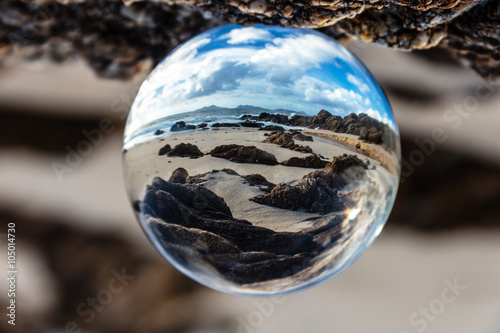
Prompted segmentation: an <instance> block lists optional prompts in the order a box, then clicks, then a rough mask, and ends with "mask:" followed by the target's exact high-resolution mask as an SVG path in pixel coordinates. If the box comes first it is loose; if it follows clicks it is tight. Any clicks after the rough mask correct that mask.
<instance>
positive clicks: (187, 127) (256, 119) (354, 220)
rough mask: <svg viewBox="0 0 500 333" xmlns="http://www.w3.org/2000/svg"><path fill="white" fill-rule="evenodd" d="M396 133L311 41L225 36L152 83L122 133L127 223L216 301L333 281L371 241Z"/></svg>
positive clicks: (354, 68)
mask: <svg viewBox="0 0 500 333" xmlns="http://www.w3.org/2000/svg"><path fill="white" fill-rule="evenodd" d="M399 159H400V152H399V134H398V130H397V127H396V124H395V122H394V118H393V115H392V112H391V109H390V106H389V103H388V101H387V99H386V97H385V95H384V93H383V91H382V90H381V88H380V87H379V85H378V84H377V83H376V82H375V80H374V79H373V78H372V76H371V75H370V73H369V72H368V71H367V70H366V68H365V67H364V66H363V65H362V64H361V63H360V62H359V61H358V60H357V59H356V58H355V57H354V56H353V55H352V54H351V53H349V52H348V51H347V50H346V49H345V48H344V47H342V46H341V45H339V44H338V43H337V42H335V41H334V40H333V39H331V38H329V37H327V36H325V35H323V34H321V33H319V32H316V31H313V30H297V29H292V28H281V27H268V26H263V25H258V26H254V27H240V26H237V25H225V26H222V27H218V28H215V29H212V30H209V31H207V32H205V33H203V34H201V35H198V36H197V37H195V38H193V39H191V40H189V41H188V42H186V43H184V44H183V45H181V46H180V47H178V48H177V49H176V50H175V51H173V52H172V53H171V54H170V55H169V56H168V57H167V58H165V59H164V60H163V61H162V62H161V63H160V64H159V65H158V66H157V67H156V68H155V70H154V71H153V72H152V73H151V74H150V76H149V77H148V79H147V80H146V81H145V82H144V84H143V85H142V87H141V89H140V91H139V94H138V95H137V98H136V100H135V102H134V104H133V106H132V110H131V113H130V115H129V119H128V121H127V125H126V129H125V141H124V165H125V178H126V184H127V190H128V192H129V196H130V198H131V200H132V202H133V206H134V209H135V211H136V213H137V216H138V219H139V221H140V223H141V225H142V227H143V229H144V230H145V232H146V234H147V235H148V237H149V238H150V239H151V241H152V243H153V244H154V245H155V247H156V248H157V249H158V251H159V252H160V253H161V254H162V255H163V256H164V257H165V258H166V259H168V260H169V261H170V262H171V263H172V264H173V265H174V266H175V267H177V268H178V269H179V270H181V271H182V272H183V273H185V274H186V275H188V276H190V277H191V278H193V279H195V280H197V281H199V282H201V283H203V284H205V285H207V286H209V287H212V288H215V289H217V290H221V291H225V292H229V293H234V294H246V295H270V294H281V293H286V292H291V291H296V290H300V289H303V288H305V287H308V286H311V285H314V284H316V283H319V282H321V281H324V280H325V279H327V278H330V277H332V276H334V275H336V274H338V273H339V272H341V271H342V270H343V269H345V268H346V267H347V266H349V265H350V264H351V263H352V262H354V260H356V259H357V258H358V257H359V255H361V253H363V251H365V249H366V248H367V246H368V245H369V244H370V243H371V242H372V241H373V239H374V238H375V237H376V236H377V234H378V233H379V232H380V230H381V228H382V226H383V225H384V223H385V221H386V220H387V217H388V215H389V212H390V210H391V208H392V205H393V202H394V198H395V194H396V191H397V187H398V181H399V169H400V166H399Z"/></svg>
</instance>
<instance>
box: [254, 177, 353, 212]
mask: <svg viewBox="0 0 500 333" xmlns="http://www.w3.org/2000/svg"><path fill="white" fill-rule="evenodd" d="M251 200H252V201H254V202H256V203H259V204H262V205H268V206H273V207H278V208H282V209H289V210H299V209H300V210H304V211H306V212H309V213H319V214H328V213H332V212H338V211H341V210H343V204H342V202H341V201H340V199H339V198H338V196H337V191H336V190H334V189H332V188H330V187H329V186H328V185H327V184H325V183H324V182H322V181H321V180H319V179H316V178H304V179H302V180H301V181H299V182H298V183H297V184H296V185H293V186H291V185H287V184H283V183H282V184H278V185H277V186H276V187H275V188H273V189H272V191H271V192H270V193H268V194H265V195H260V196H256V197H253V198H252V199H251Z"/></svg>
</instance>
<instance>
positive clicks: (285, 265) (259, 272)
mask: <svg viewBox="0 0 500 333" xmlns="http://www.w3.org/2000/svg"><path fill="white" fill-rule="evenodd" d="M310 260H311V258H310V257H308V256H307V255H305V254H298V255H295V256H290V257H289V256H287V257H283V258H278V259H271V260H264V261H257V262H254V263H250V264H242V265H237V266H235V267H234V268H232V269H231V270H229V271H228V275H229V276H230V277H231V278H232V279H233V280H234V281H236V282H239V283H254V282H256V281H268V280H273V279H282V278H285V277H289V276H292V275H294V274H297V273H298V272H300V271H301V270H303V269H304V268H306V267H308V265H309V262H310Z"/></svg>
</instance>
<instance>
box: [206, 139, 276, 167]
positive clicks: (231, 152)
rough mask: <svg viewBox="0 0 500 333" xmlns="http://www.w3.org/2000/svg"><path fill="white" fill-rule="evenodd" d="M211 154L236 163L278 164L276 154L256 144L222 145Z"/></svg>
mask: <svg viewBox="0 0 500 333" xmlns="http://www.w3.org/2000/svg"><path fill="white" fill-rule="evenodd" d="M209 154H210V155H212V156H213V157H219V158H224V159H226V160H229V161H231V162H236V163H257V164H265V165H276V164H278V161H277V160H276V156H274V155H273V154H271V153H268V152H266V151H264V150H262V149H259V148H257V147H255V146H242V145H236V144H231V145H221V146H217V147H215V148H214V149H212V150H211V151H210V153H209Z"/></svg>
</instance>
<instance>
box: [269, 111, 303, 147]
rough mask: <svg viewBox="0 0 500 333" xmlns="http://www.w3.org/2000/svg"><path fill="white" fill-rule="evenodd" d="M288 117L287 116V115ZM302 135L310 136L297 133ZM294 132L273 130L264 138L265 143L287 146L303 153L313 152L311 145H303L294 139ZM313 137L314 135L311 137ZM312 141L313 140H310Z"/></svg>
mask: <svg viewBox="0 0 500 333" xmlns="http://www.w3.org/2000/svg"><path fill="white" fill-rule="evenodd" d="M285 117H286V116H285ZM297 135H302V137H308V136H307V135H303V134H302V133H298V134H295V136H297ZM295 136H294V135H293V134H292V133H287V132H281V131H280V132H271V133H269V135H268V136H267V138H266V139H265V140H264V142H265V143H274V144H277V145H279V146H281V147H283V148H287V149H290V150H294V151H298V152H301V153H312V152H313V151H312V149H311V147H309V146H302V145H298V144H296V143H295V141H294V140H293V139H294V137H295ZM310 138H311V139H312V137H310ZM310 141H312V140H310Z"/></svg>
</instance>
